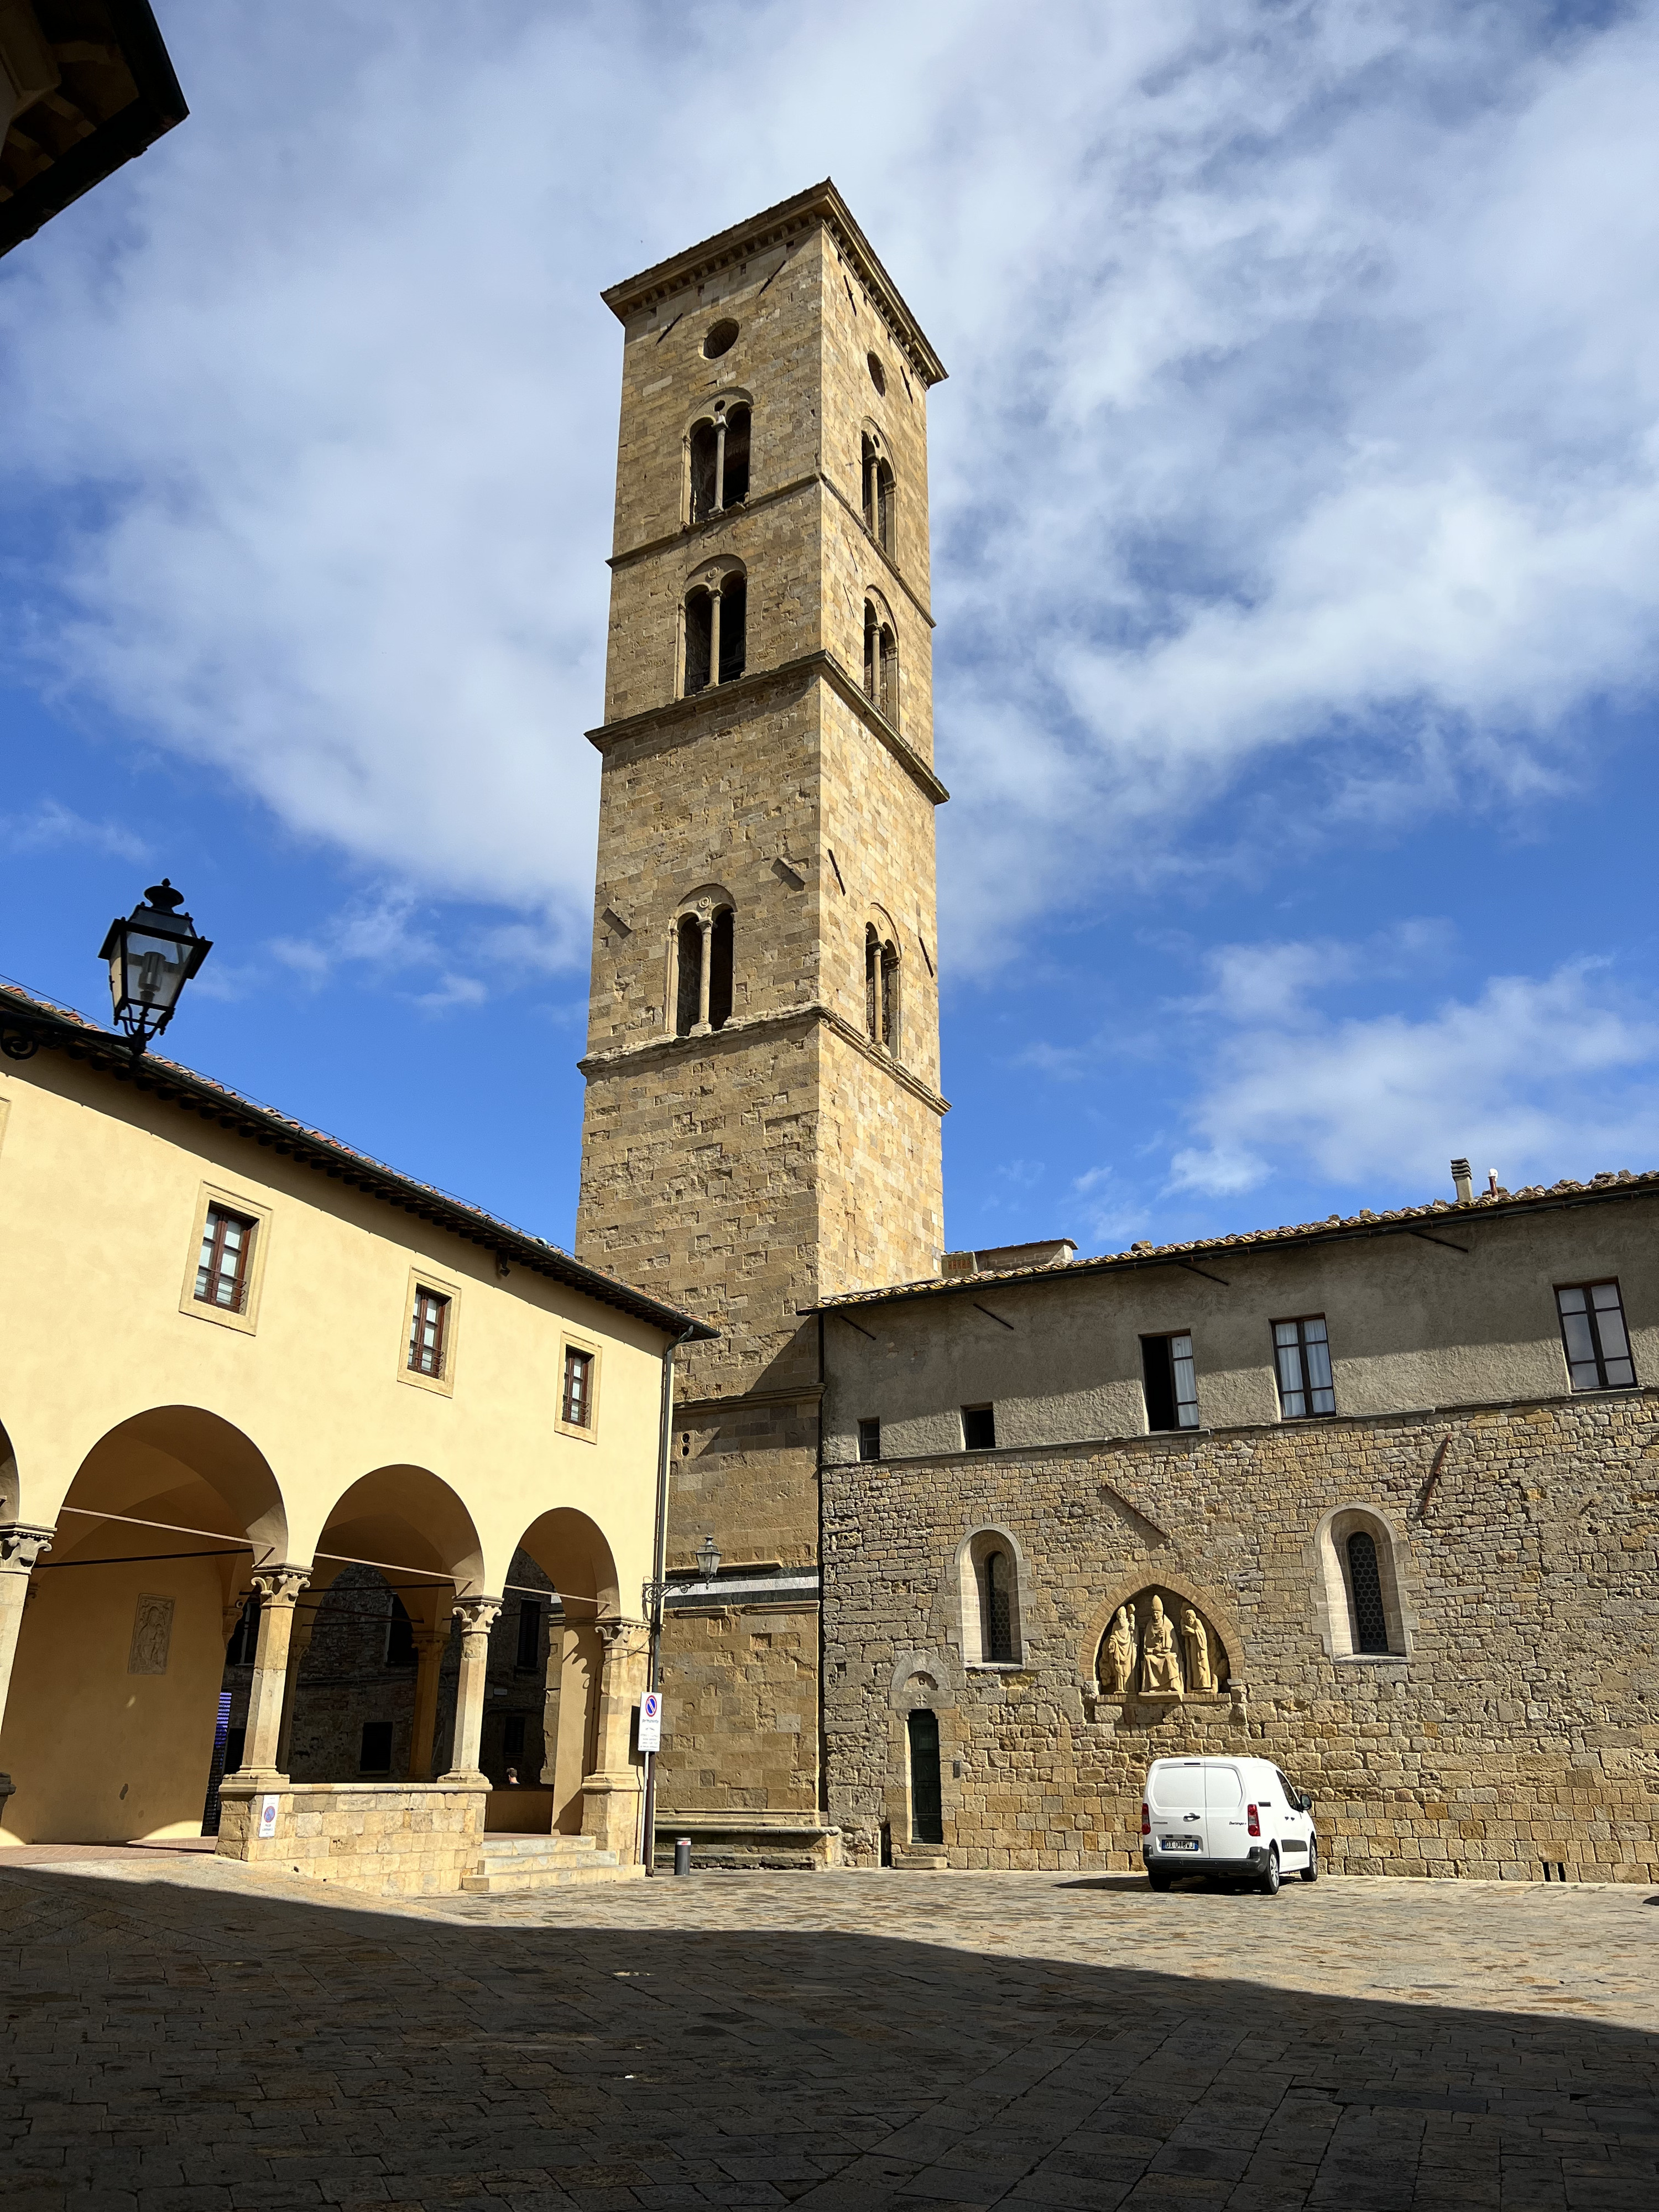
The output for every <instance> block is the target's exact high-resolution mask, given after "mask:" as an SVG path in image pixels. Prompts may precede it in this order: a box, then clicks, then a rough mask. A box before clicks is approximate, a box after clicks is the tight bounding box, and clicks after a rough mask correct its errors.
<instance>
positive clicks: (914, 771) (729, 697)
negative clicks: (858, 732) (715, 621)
mask: <svg viewBox="0 0 1659 2212" xmlns="http://www.w3.org/2000/svg"><path fill="white" fill-rule="evenodd" d="M813 677H818V678H822V679H823V681H824V682H825V683H827V684H829V688H830V689H831V690H833V691H834V692H835V693H836V696H837V697H838V698H840V699H842V700H843V701H844V702H846V704H847V705H848V706H849V707H850V708H852V709H853V712H854V714H856V715H857V716H858V717H859V720H860V721H861V722H862V723H863V724H864V726H865V727H866V729H867V730H868V731H869V732H870V733H871V735H872V737H874V738H876V740H877V741H878V744H882V745H884V747H885V748H886V750H888V751H889V752H890V753H891V755H892V756H893V758H894V759H895V760H896V762H897V763H898V764H899V766H900V767H901V768H902V769H903V770H904V772H905V774H906V775H908V777H909V778H910V781H912V782H913V783H914V784H915V787H916V788H917V789H918V790H919V791H920V792H921V794H922V796H923V797H924V798H925V799H931V800H932V801H933V805H935V806H943V805H944V804H945V801H946V799H949V798H950V796H951V794H950V793H949V792H948V791H947V790H946V789H945V786H944V785H943V784H942V783H941V782H940V781H939V778H938V777H937V776H936V775H934V773H933V769H931V768H929V767H928V765H927V762H926V761H925V760H923V758H922V757H921V754H920V753H919V752H917V751H916V750H915V749H914V747H912V746H910V745H908V744H906V743H905V741H904V739H903V738H902V737H901V736H900V735H899V733H898V732H897V731H896V729H895V728H894V727H893V726H892V724H891V723H890V721H889V720H888V719H887V717H886V715H885V714H883V713H882V711H881V709H880V708H878V707H877V706H875V705H874V704H873V703H872V701H871V700H870V699H869V697H868V696H866V692H865V689H864V686H863V685H862V684H859V683H856V682H855V681H854V678H853V677H852V675H851V674H850V672H849V671H848V670H847V669H845V668H844V667H842V664H841V662H840V661H839V660H838V659H836V655H835V654H834V653H829V652H827V651H819V652H817V653H799V654H797V656H796V657H795V659H793V660H781V661H779V662H778V664H777V665H776V666H775V667H774V668H763V669H757V670H756V671H755V672H754V673H753V674H752V675H744V676H740V677H738V680H737V682H736V683H735V684H710V686H709V687H708V690H706V691H696V692H693V694H692V695H691V696H690V698H689V699H669V700H665V702H663V704H662V705H661V706H660V707H647V708H645V709H644V710H643V711H642V712H641V713H640V714H625V715H623V717H622V718H621V719H620V720H617V721H615V722H601V723H600V724H599V727H598V728H597V729H593V730H588V731H586V732H585V733H584V734H585V735H586V738H587V742H588V744H590V745H592V747H593V749H594V750H595V751H596V752H598V753H599V754H600V755H601V756H604V755H607V754H609V753H610V751H611V750H612V748H613V747H615V746H617V745H618V744H625V743H626V742H627V740H628V739H629V738H635V737H645V736H647V735H649V734H650V733H651V732H653V731H656V730H666V731H671V732H672V731H675V730H680V731H682V732H683V734H682V737H681V739H680V741H681V742H682V743H689V742H690V740H691V739H692V738H699V737H702V736H703V735H704V734H705V732H703V731H702V730H701V729H699V728H697V727H696V724H697V723H698V722H699V721H701V720H705V719H707V718H708V717H709V716H710V714H711V711H712V710H714V709H716V708H721V707H724V706H727V705H729V704H731V703H732V702H736V703H737V707H738V712H739V714H740V713H741V712H742V711H743V709H744V708H752V707H753V706H755V705H756V703H757V702H758V701H759V700H760V699H761V698H762V697H763V696H764V694H765V692H766V691H767V690H769V689H770V688H772V687H774V686H776V685H780V684H788V683H790V682H792V681H799V680H801V679H803V678H805V679H810V678H813ZM732 719H733V720H735V719H736V717H735V716H733V717H732Z"/></svg>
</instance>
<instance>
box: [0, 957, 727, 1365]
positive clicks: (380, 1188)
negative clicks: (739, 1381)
mask: <svg viewBox="0 0 1659 2212" xmlns="http://www.w3.org/2000/svg"><path fill="white" fill-rule="evenodd" d="M19 1036H21V1039H22V1041H23V1042H24V1043H25V1045H26V1046H27V1048H29V1049H27V1050H25V1051H23V1052H21V1053H20V1052H19V1051H17V1050H16V1049H15V1043H14V1040H15V1039H16V1038H18V1037H19ZM42 1046H44V1047H46V1048H47V1049H49V1050H58V1051H64V1052H67V1053H69V1054H70V1056H71V1057H72V1058H75V1059H77V1060H84V1061H86V1062H87V1063H88V1065H89V1066H92V1067H93V1069H94V1071H95V1072H96V1073H100V1074H107V1075H109V1076H111V1077H112V1079H114V1080H115V1081H117V1082H129V1083H134V1084H136V1085H138V1086H139V1087H140V1088H141V1089H145V1090H149V1091H155V1092H156V1093H157V1094H159V1096H160V1097H161V1099H162V1101H163V1102H164V1103H165V1102H167V1101H171V1100H175V1099H176V1100H178V1101H179V1102H180V1103H186V1104H187V1105H189V1106H191V1107H193V1108H194V1109H195V1110H196V1111H197V1113H199V1114H201V1115H204V1118H209V1119H212V1120H215V1121H217V1122H218V1123H219V1124H220V1126H221V1127H224V1128H228V1129H230V1130H232V1131H233V1132H234V1133H236V1134H239V1135H241V1136H244V1137H246V1138H248V1139H251V1140H252V1141H253V1142H256V1143H258V1144H261V1145H270V1146H272V1147H273V1149H275V1150H277V1151H280V1152H291V1153H293V1154H294V1155H295V1157H296V1158H302V1159H304V1160H305V1161H306V1162H307V1164H308V1165H309V1166H312V1167H313V1168H316V1169H319V1170H321V1171H322V1172H324V1173H325V1174H326V1175H327V1176H329V1178H330V1180H331V1181H335V1180H337V1181H340V1182H345V1183H346V1184H348V1185H349V1186H350V1187H352V1188H357V1189H360V1190H362V1191H363V1192H364V1193H365V1194H367V1195H368V1196H369V1197H371V1198H374V1199H378V1200H380V1201H381V1202H382V1203H384V1204H386V1205H391V1206H397V1207H398V1208H399V1209H400V1210H401V1211H403V1212H406V1213H413V1214H416V1215H417V1216H418V1217H419V1218H422V1220H426V1221H429V1222H431V1223H432V1224H433V1225H434V1226H435V1227H436V1228H441V1229H447V1231H450V1233H451V1234H452V1235H455V1236H459V1237H464V1238H465V1240H466V1242H467V1243H471V1244H478V1245H482V1246H483V1248H484V1249H486V1250H489V1251H492V1252H494V1253H495V1255H496V1256H497V1258H498V1259H501V1260H508V1261H514V1262H516V1264H518V1265H519V1266H520V1267H528V1268H530V1269H531V1270H532V1272H534V1273H538V1274H542V1275H545V1276H547V1277H548V1278H549V1279H550V1280H552V1281H555V1282H558V1283H562V1284H563V1285H564V1286H565V1287H566V1288H567V1289H569V1290H574V1291H580V1292H581V1293H582V1295H583V1296H585V1297H591V1298H594V1299H597V1300H598V1301H599V1303H600V1304H605V1305H608V1306H611V1307H614V1308H615V1309H616V1310H617V1311H618V1312H621V1313H626V1314H628V1315H629V1316H630V1317H631V1318H632V1319H634V1320H635V1321H642V1322H646V1323H647V1326H649V1327H651V1328H658V1329H660V1330H661V1331H662V1332H663V1334H665V1336H669V1337H672V1338H676V1339H680V1340H685V1341H689V1342H692V1343H707V1342H712V1341H713V1340H714V1339H715V1338H717V1337H718V1336H719V1334H720V1331H719V1330H718V1329H716V1328H711V1327H710V1326H709V1324H708V1322H702V1321H699V1320H697V1319H696V1316H695V1315H692V1314H688V1313H685V1312H683V1311H682V1310H681V1309H680V1308H679V1307H678V1306H671V1305H668V1304H665V1303H664V1302H663V1301H662V1300H661V1299H659V1298H653V1297H650V1296H649V1294H648V1293H647V1292H646V1291H639V1290H635V1287H634V1285H632V1284H631V1283H625V1282H623V1281H622V1280H621V1279H620V1278H618V1277H617V1276H614V1275H608V1274H606V1273H605V1271H604V1269H603V1268H599V1267H589V1266H588V1265H587V1264H586V1261H581V1260H578V1259H575V1258H574V1257H573V1255H571V1254H570V1253H568V1252H566V1251H564V1250H563V1249H562V1247H560V1246H559V1245H556V1244H550V1243H548V1242H547V1241H546V1239H545V1238H544V1237H532V1235H531V1234H530V1232H529V1231H527V1230H523V1229H517V1228H515V1227H514V1226H513V1225H512V1223H510V1222H506V1221H501V1220H500V1219H498V1218H496V1217H495V1215H494V1214H489V1213H485V1212H483V1211H482V1209H481V1208H478V1207H476V1206H469V1205H468V1204H467V1203H466V1202H465V1200H461V1199H456V1198H452V1197H451V1196H450V1195H449V1194H448V1193H447V1192H445V1191H441V1190H437V1189H435V1188H433V1186H431V1185H430V1184H428V1183H422V1182H415V1181H414V1180H413V1179H412V1178H411V1177H410V1176H404V1175H400V1174H399V1173H398V1170H396V1169H395V1168H390V1167H387V1166H386V1164H385V1163H384V1162H383V1161H380V1160H376V1159H374V1158H372V1157H371V1156H370V1155H368V1153H365V1152H354V1151H353V1150H352V1149H351V1147H350V1146H347V1145H343V1144H342V1143H340V1142H339V1140H338V1139H336V1138H333V1137H330V1136H328V1135H326V1134H325V1133H324V1132H323V1131H321V1130H318V1129H308V1128H307V1127H305V1126H304V1125H303V1124H302V1123H301V1122H297V1121H290V1120H289V1117H288V1116H287V1115H283V1114H279V1113H278V1112H277V1111H276V1109H275V1108H274V1107H270V1106H261V1105H259V1104H258V1103H257V1102H256V1101H255V1100H253V1099H250V1098H244V1097H242V1096H241V1094H240V1092H238V1091H231V1090H229V1089H228V1088H227V1087H225V1086H224V1085H220V1084H216V1083H215V1082H213V1081H212V1080H211V1079H210V1078H209V1077H207V1076H203V1075H198V1074H197V1073H196V1072H195V1071H194V1069H192V1068H187V1067H184V1066H180V1064H179V1062H178V1061H176V1060H163V1059H161V1058H160V1057H158V1056H157V1055H156V1054H154V1053H147V1054H143V1056H142V1057H141V1058H138V1059H137V1060H135V1059H134V1057H133V1055H132V1054H131V1050H130V1049H129V1048H128V1046H127V1043H126V1041H125V1038H123V1037H120V1036H116V1035H115V1033H114V1032H113V1031H112V1030H104V1029H100V1027H99V1026H98V1024H96V1023H94V1022H88V1021H87V1020H85V1019H84V1018H83V1017H82V1016H79V1015H75V1014H71V1013H70V1012H67V1011H66V1010H65V1009H64V1008H61V1007H58V1006H52V1005H51V1004H50V1003H49V1002H46V1001H43V1000H37V999H35V998H33V996H31V995H30V994H28V993H27V992H23V991H21V990H19V989H17V988H15V987H7V986H4V985H0V1053H3V1054H4V1057H5V1058H6V1059H7V1060H21V1059H26V1058H31V1057H33V1049H34V1048H40V1047H42Z"/></svg>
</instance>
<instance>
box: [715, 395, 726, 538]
mask: <svg viewBox="0 0 1659 2212" xmlns="http://www.w3.org/2000/svg"><path fill="white" fill-rule="evenodd" d="M725 505H726V417H725V416H724V415H719V416H715V418H714V513H716V514H719V513H720V512H721V510H722V509H723V508H724V507H725Z"/></svg>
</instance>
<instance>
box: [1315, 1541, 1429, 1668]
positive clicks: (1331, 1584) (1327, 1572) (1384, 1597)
mask: <svg viewBox="0 0 1659 2212" xmlns="http://www.w3.org/2000/svg"><path fill="white" fill-rule="evenodd" d="M1318 1546H1319V1562H1320V1583H1321V1587H1320V1588H1319V1589H1318V1595H1320V1596H1321V1597H1322V1601H1323V1602H1322V1607H1321V1609H1322V1613H1323V1616H1324V1624H1325V1630H1326V1633H1327V1637H1328V1644H1329V1649H1330V1653H1331V1656H1332V1657H1333V1658H1334V1659H1382V1658H1389V1657H1393V1658H1400V1659H1403V1658H1406V1657H1407V1656H1408V1655H1409V1650H1410V1644H1409V1640H1408V1638H1407V1608H1406V1605H1405V1601H1404V1599H1403V1597H1402V1595H1401V1558H1400V1553H1401V1544H1400V1543H1399V1541H1397V1540H1396V1538H1395V1535H1394V1534H1393V1532H1392V1530H1391V1529H1390V1528H1389V1523H1388V1522H1387V1521H1386V1520H1384V1518H1383V1516H1382V1515H1381V1514H1380V1513H1376V1512H1374V1511H1373V1510H1371V1509H1370V1507H1369V1506H1366V1505H1360V1504H1353V1505H1344V1506H1340V1507H1339V1508H1338V1509H1337V1510H1335V1511H1334V1512H1333V1513H1329V1514H1328V1515H1327V1516H1326V1517H1325V1519H1324V1520H1323V1521H1322V1522H1321V1523H1320V1528H1319V1537H1318Z"/></svg>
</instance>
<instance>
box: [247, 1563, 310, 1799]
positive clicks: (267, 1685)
mask: <svg viewBox="0 0 1659 2212" xmlns="http://www.w3.org/2000/svg"><path fill="white" fill-rule="evenodd" d="M310 1579H311V1577H310V1571H309V1570H308V1569H307V1568H305V1567H290V1566H282V1567H262V1568H261V1569H260V1570H259V1571H258V1572H257V1573H256V1574H255V1575H254V1576H253V1577H252V1582H253V1587H254V1589H257V1590H258V1593H259V1641H258V1644H256V1645H255V1647H254V1653H253V1683H252V1688H251V1689H250V1690H249V1692H248V1700H247V1741H246V1748H245V1749H244V1751H243V1753H242V1764H241V1768H240V1780H241V1781H243V1782H247V1783H252V1784H257V1785H258V1787H259V1788H260V1789H264V1790H269V1789H270V1788H271V1787H272V1786H273V1785H276V1784H283V1783H285V1782H286V1781H287V1780H288V1777H287V1775H286V1774H284V1773H283V1770H282V1768H281V1767H280V1766H279V1765H277V1763H276V1754H277V1752H278V1749H279V1747H280V1745H281V1741H282V1733H283V1704H284V1701H285V1699H286V1698H287V1695H288V1657H289V1644H291V1642H292V1640H293V1635H294V1608H295V1604H296V1603H297V1602H298V1600H299V1595H300V1593H301V1590H302V1589H304V1588H305V1587H306V1584H307V1583H308V1582H309V1581H310Z"/></svg>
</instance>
